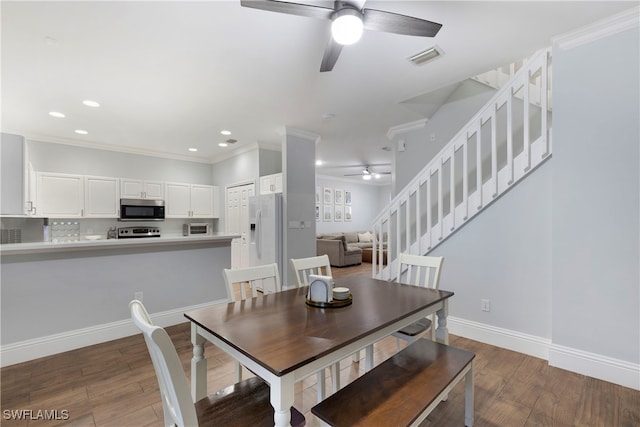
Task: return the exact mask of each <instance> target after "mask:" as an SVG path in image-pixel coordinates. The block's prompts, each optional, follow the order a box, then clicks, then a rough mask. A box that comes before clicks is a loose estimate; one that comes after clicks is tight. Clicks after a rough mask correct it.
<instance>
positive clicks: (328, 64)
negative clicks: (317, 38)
mask: <svg viewBox="0 0 640 427" xmlns="http://www.w3.org/2000/svg"><path fill="white" fill-rule="evenodd" d="M340 52H342V45H341V44H340V43H338V42H336V41H335V40H333V37H331V38H329V43H328V44H327V48H326V49H325V50H324V55H323V56H322V62H321V63H320V72H321V73H324V72H325V71H331V70H333V66H334V65H336V61H338V56H340Z"/></svg>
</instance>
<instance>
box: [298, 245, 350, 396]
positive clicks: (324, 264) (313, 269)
mask: <svg viewBox="0 0 640 427" xmlns="http://www.w3.org/2000/svg"><path fill="white" fill-rule="evenodd" d="M289 262H290V263H291V268H292V269H293V273H294V276H295V279H296V286H297V287H301V286H309V276H310V275H312V274H317V275H321V276H331V263H330V262H329V256H328V255H327V254H324V255H319V256H314V257H308V258H297V259H295V258H291V259H290V260H289ZM353 358H354V360H356V359H358V358H359V353H356V355H354V357H353ZM330 370H331V382H332V384H333V392H334V393H335V392H336V391H338V390H340V363H339V362H338V363H335V364H333V365H331V368H330ZM317 388H318V402H320V401H322V400H324V398H325V378H324V370H322V371H320V372H318V387H317Z"/></svg>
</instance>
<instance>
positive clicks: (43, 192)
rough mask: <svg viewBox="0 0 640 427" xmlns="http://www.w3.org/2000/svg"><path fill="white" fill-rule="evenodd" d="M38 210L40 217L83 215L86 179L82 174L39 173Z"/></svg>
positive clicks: (75, 216) (73, 216)
mask: <svg viewBox="0 0 640 427" xmlns="http://www.w3.org/2000/svg"><path fill="white" fill-rule="evenodd" d="M36 179H37V185H36V187H37V203H36V208H37V212H36V213H35V214H36V215H37V216H39V217H42V216H44V217H54V218H78V217H81V216H82V215H83V208H84V185H83V184H84V179H83V176H82V175H68V174H62V173H44V172H38V173H37V178H36Z"/></svg>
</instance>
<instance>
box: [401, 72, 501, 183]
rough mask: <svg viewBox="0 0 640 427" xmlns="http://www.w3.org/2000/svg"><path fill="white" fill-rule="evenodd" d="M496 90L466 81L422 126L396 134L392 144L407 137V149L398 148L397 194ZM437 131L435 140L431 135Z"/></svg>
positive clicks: (405, 139) (472, 81)
mask: <svg viewBox="0 0 640 427" xmlns="http://www.w3.org/2000/svg"><path fill="white" fill-rule="evenodd" d="M495 93H496V91H495V90H494V89H491V88H489V87H487V86H485V85H483V84H481V83H478V82H476V81H474V80H465V81H463V82H462V83H461V84H460V85H459V86H458V88H457V89H456V90H454V91H453V92H452V94H451V96H450V97H449V98H448V99H447V100H446V101H445V103H444V104H443V105H442V106H441V107H440V108H439V109H438V111H437V112H436V113H435V114H434V115H433V117H431V118H430V119H429V121H428V122H427V123H426V125H425V126H424V127H423V128H421V129H416V130H413V131H408V132H403V133H402V134H401V135H397V136H395V137H394V138H393V144H392V146H393V147H396V144H397V143H398V141H399V140H404V141H405V144H406V150H405V151H404V152H397V151H396V152H395V174H396V175H395V190H394V191H393V194H394V195H395V194H397V192H398V191H400V190H402V189H403V188H404V187H405V186H406V185H407V184H408V183H409V182H410V181H411V180H412V179H413V177H414V176H416V174H417V173H418V172H419V171H420V170H422V168H423V167H424V166H425V165H426V164H427V162H428V161H429V160H430V159H432V158H433V157H434V156H435V155H436V154H437V153H438V152H439V151H440V150H441V149H442V147H444V146H445V145H446V144H447V143H448V142H449V141H450V140H451V138H453V137H454V136H455V135H456V133H458V132H459V131H460V129H461V128H462V126H464V125H465V124H467V122H468V121H469V119H470V118H471V117H473V115H474V114H476V113H477V112H478V110H480V108H481V107H483V106H484V105H485V104H486V103H487V101H488V100H489V99H491V97H492V96H493V95H494V94H495ZM432 134H435V141H431V135H432Z"/></svg>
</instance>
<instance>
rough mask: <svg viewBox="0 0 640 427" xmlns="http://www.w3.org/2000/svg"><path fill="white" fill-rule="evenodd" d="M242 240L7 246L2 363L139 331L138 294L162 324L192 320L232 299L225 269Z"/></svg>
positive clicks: (170, 238)
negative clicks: (134, 306) (188, 316)
mask: <svg viewBox="0 0 640 427" xmlns="http://www.w3.org/2000/svg"><path fill="white" fill-rule="evenodd" d="M236 237H240V236H238V235H236V234H222V233H216V234H209V235H204V236H202V235H200V236H182V235H179V234H169V233H166V235H164V236H163V237H149V238H135V239H110V240H106V239H104V240H83V241H79V242H69V243H52V242H51V243H50V242H39V243H17V244H7V245H1V246H0V255H1V256H0V262H1V267H2V268H0V281H1V282H2V298H1V299H0V301H1V304H0V305H1V307H0V308H1V309H0V313H2V318H1V322H2V335H1V341H0V347H1V349H2V350H1V351H0V356H1V358H0V360H1V362H2V365H3V366H6V365H9V364H13V363H19V362H23V361H25V360H30V359H33V358H37V357H43V356H47V355H49V354H53V353H57V352H61V351H67V350H71V349H74V348H78V347H85V346H88V345H93V344H98V343H100V342H105V341H109V340H113V339H116V338H121V337H123V336H128V335H131V334H134V333H139V331H136V329H135V328H134V327H133V325H132V324H131V320H130V316H131V314H130V313H129V309H128V304H129V301H131V300H132V299H133V298H139V299H141V298H144V303H145V305H146V306H147V309H148V310H149V312H150V313H151V315H152V316H153V317H154V322H157V324H159V325H162V326H169V325H173V324H176V323H181V322H184V321H185V319H184V316H183V313H184V311H185V310H189V309H193V308H195V307H204V306H210V305H215V304H220V303H225V302H226V301H227V298H228V292H227V287H226V285H225V282H224V275H223V270H224V269H225V268H231V265H232V262H231V252H232V250H231V246H232V239H234V238H236ZM21 319H29V321H28V322H24V321H22V320H21Z"/></svg>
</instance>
